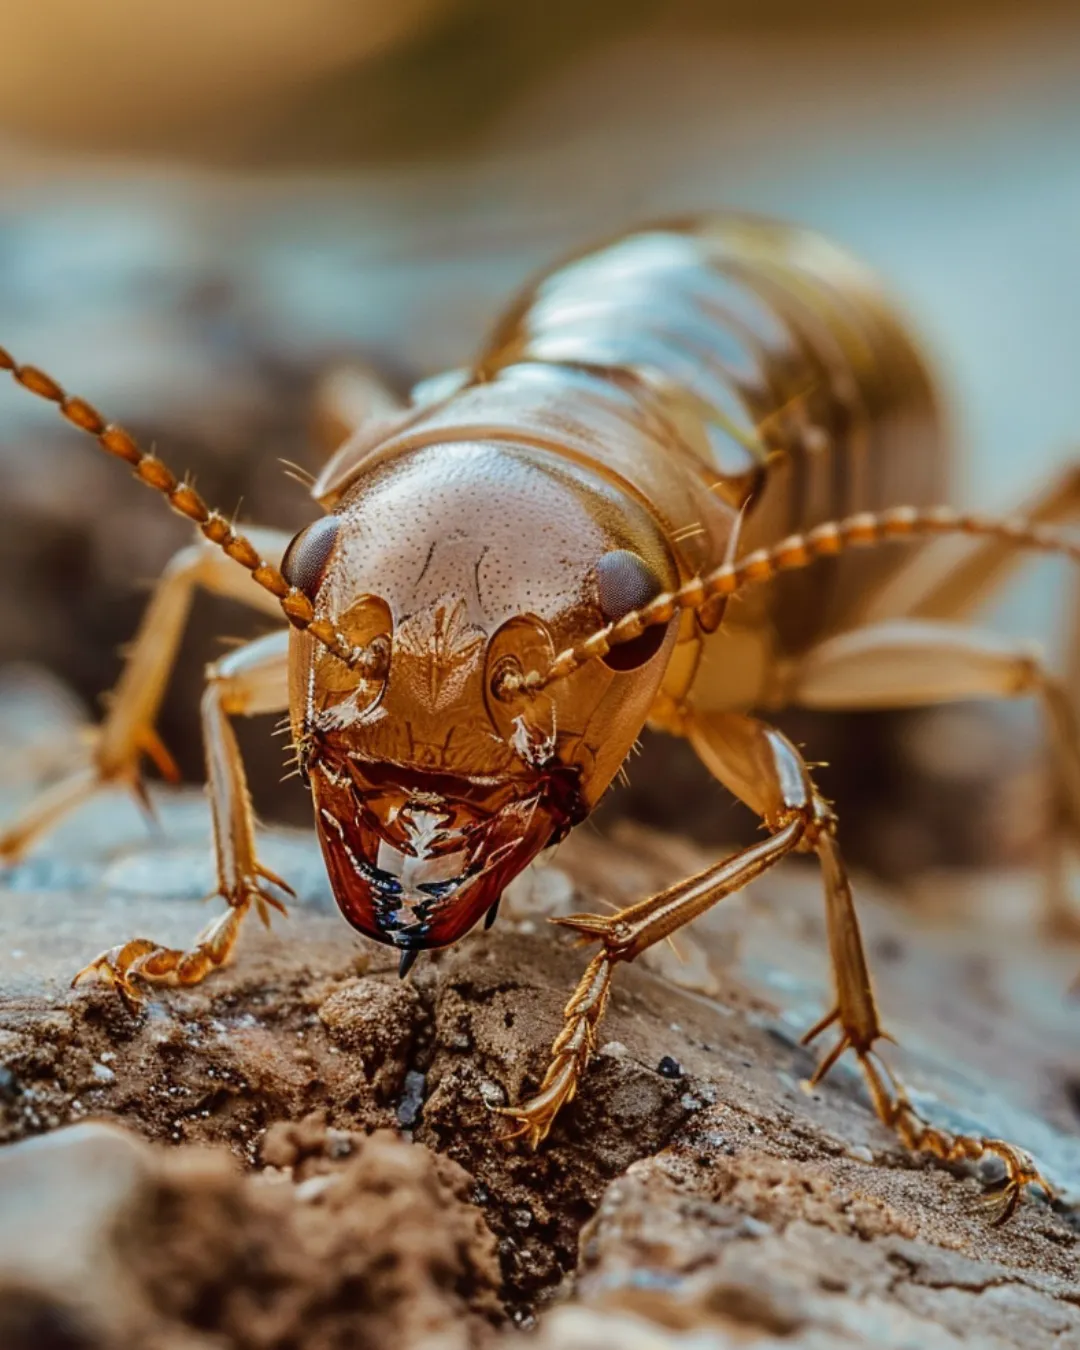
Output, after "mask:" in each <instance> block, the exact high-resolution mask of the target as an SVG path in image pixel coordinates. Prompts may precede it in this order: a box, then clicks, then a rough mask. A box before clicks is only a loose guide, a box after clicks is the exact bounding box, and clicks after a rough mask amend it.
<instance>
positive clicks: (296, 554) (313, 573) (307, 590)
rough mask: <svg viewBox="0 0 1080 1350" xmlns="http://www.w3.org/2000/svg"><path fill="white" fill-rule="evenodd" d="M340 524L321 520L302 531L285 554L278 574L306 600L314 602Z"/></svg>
mask: <svg viewBox="0 0 1080 1350" xmlns="http://www.w3.org/2000/svg"><path fill="white" fill-rule="evenodd" d="M340 524H341V522H340V521H339V520H338V519H337V517H336V516H323V517H322V519H321V520H316V521H315V522H314V524H312V525H308V526H307V527H306V528H305V529H302V530H301V531H300V533H299V534H298V535H297V536H296V537H295V539H293V541H292V543H291V544H290V545H289V547H288V548H287V549H286V550H285V556H284V557H283V558H282V560H281V574H282V576H283V577H284V578H285V580H286V581H287V582H288V583H289V585H290V586H295V587H296V589H297V590H298V591H303V593H304V594H305V595H306V596H307V598H308V599H309V600H314V599H315V595H316V593H317V591H318V589H319V587H320V586H321V585H322V579H323V573H324V572H325V571H326V564H327V561H328V560H329V558H330V553H331V550H332V549H333V547H334V540H335V539H336V538H337V533H338V528H339V526H340Z"/></svg>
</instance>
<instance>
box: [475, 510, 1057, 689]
mask: <svg viewBox="0 0 1080 1350" xmlns="http://www.w3.org/2000/svg"><path fill="white" fill-rule="evenodd" d="M934 534H966V535H973V536H980V537H989V538H994V539H1003V540H1007V541H1008V542H1009V543H1011V544H1014V545H1015V546H1016V547H1017V548H1023V549H1033V550H1035V551H1037V552H1042V553H1060V554H1063V555H1064V556H1065V557H1067V558H1069V559H1070V560H1071V561H1072V562H1074V563H1080V540H1077V539H1072V538H1070V537H1069V536H1068V535H1066V534H1065V533H1064V532H1062V531H1060V530H1056V529H1054V528H1053V526H1049V525H1039V524H1033V523H1032V522H1031V521H1027V520H1022V519H1010V518H1007V517H1005V518H995V517H993V516H984V515H981V514H976V513H973V512H961V511H954V510H952V509H951V508H950V507H947V506H932V507H915V506H897V507H893V508H891V509H890V510H887V511H863V512H860V513H859V514H858V515H853V516H847V517H846V518H845V519H843V520H833V521H827V522H825V524H823V525H818V526H817V527H816V528H815V529H812V530H809V531H807V533H806V534H793V535H789V536H788V538H787V539H782V540H781V541H780V543H779V544H774V545H773V546H772V547H771V548H762V549H758V550H756V551H755V552H754V553H748V554H747V555H746V557H745V558H740V559H739V560H738V561H737V562H734V563H725V564H724V565H723V566H722V567H717V568H715V569H714V570H713V571H712V572H707V573H705V575H704V576H697V577H692V578H691V579H690V580H689V581H687V582H684V583H683V585H681V586H680V587H679V588H678V590H675V591H666V592H664V593H662V594H660V595H658V596H656V597H655V599H653V600H650V602H649V603H648V604H647V605H643V606H642V608H641V609H637V610H631V611H630V612H629V613H628V614H625V615H624V616H623V617H622V618H621V619H619V620H618V621H617V622H614V623H609V624H606V625H605V626H604V627H603V628H598V629H597V630H596V632H594V633H592V634H590V636H589V637H587V638H585V640H584V641H583V642H579V643H577V644H576V645H575V646H573V647H567V648H566V649H565V650H564V651H562V652H560V653H559V655H558V656H556V657H555V659H554V660H553V661H552V663H551V665H550V666H549V667H548V669H547V670H546V671H537V670H533V671H528V672H525V673H523V672H520V671H515V670H505V671H504V672H503V673H502V675H501V676H500V678H499V681H498V685H497V687H496V689H495V694H496V697H498V698H499V699H501V700H504V701H510V700H512V699H514V698H520V697H522V696H525V697H528V696H529V695H531V694H535V693H539V692H540V691H541V690H542V689H546V688H547V687H548V686H549V685H551V684H554V683H555V682H556V681H557V680H563V679H565V678H566V677H567V676H568V675H572V674H573V673H574V672H575V671H576V670H579V669H580V668H581V667H582V666H583V665H585V663H586V662H587V661H591V660H593V659H594V658H597V657H602V656H606V655H607V653H608V652H609V651H610V650H611V648H612V647H616V646H618V645H619V644H620V643H622V642H630V641H632V640H633V639H634V638H636V637H640V636H641V634H642V632H643V631H644V630H645V629H646V628H650V627H652V626H653V625H654V624H658V623H670V621H671V620H672V619H673V618H674V617H675V615H676V614H677V613H679V612H681V611H683V610H688V609H690V610H694V611H695V612H696V611H698V610H700V609H701V608H702V607H703V606H704V605H705V604H707V603H708V602H709V601H710V600H713V599H715V598H716V597H718V596H731V595H735V594H736V593H737V592H739V591H743V590H746V589H747V587H749V586H757V585H760V584H761V583H763V582H766V581H771V580H773V578H774V577H777V576H779V575H780V574H781V573H782V572H796V571H798V570H799V569H800V568H802V567H809V566H810V564H811V563H813V562H816V561H817V560H818V559H819V558H832V557H835V556H836V555H837V554H838V553H844V552H846V551H847V550H848V549H851V548H872V547H874V546H875V545H877V544H883V543H886V542H888V541H889V540H894V539H911V538H916V537H919V536H922V535H934Z"/></svg>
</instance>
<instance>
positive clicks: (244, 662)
mask: <svg viewBox="0 0 1080 1350" xmlns="http://www.w3.org/2000/svg"><path fill="white" fill-rule="evenodd" d="M288 640H289V634H288V630H287V629H282V630H281V631H279V632H276V633H270V634H268V635H267V636H266V637H263V638H257V639H256V640H255V641H254V642H249V643H247V644H246V645H245V646H243V647H238V648H237V649H236V650H235V651H234V652H231V653H230V654H229V655H228V656H227V657H225V659H224V660H222V661H219V662H218V663H217V664H216V665H214V666H211V667H210V669H209V671H208V679H207V685H206V692H205V694H204V695H203V700H202V724H203V738H204V741H205V745H206V774H207V786H208V790H209V797H210V813H211V817H212V820H213V826H214V856H215V861H216V864H217V894H219V895H220V896H221V897H222V898H223V899H224V900H225V901H226V903H227V904H228V906H229V907H228V909H227V910H226V911H225V913H224V914H222V915H220V916H219V917H218V918H216V919H214V920H212V921H211V922H210V923H209V924H208V925H207V926H206V927H205V928H204V929H203V931H202V932H201V933H200V934H199V935H198V937H197V938H196V939H195V941H194V943H193V944H192V945H191V947H190V948H188V949H187V950H186V951H185V950H181V949H179V948H175V947H162V946H160V945H159V944H158V943H156V942H154V941H153V940H152V939H150V938H134V939H132V940H131V941H130V942H126V943H122V944H121V945H119V946H117V947H112V948H110V949H109V950H108V951H105V952H102V954H101V955H100V956H98V957H97V958H95V960H93V961H91V962H90V964H89V965H88V966H86V967H85V969H83V970H81V971H80V972H79V973H78V975H76V976H75V982H76V983H77V982H79V981H80V980H83V979H85V978H89V977H91V976H95V977H97V978H99V979H102V980H104V981H106V982H107V983H109V984H111V985H112V986H113V987H114V988H115V989H116V990H117V992H118V993H119V994H120V996H121V997H122V998H123V999H124V1001H125V1003H127V1004H128V1005H129V1006H132V1005H136V1004H137V1003H138V1002H139V999H140V994H139V990H138V987H137V986H138V982H139V981H143V980H162V979H166V980H172V981H175V982H176V983H177V984H198V983H199V982H200V981H201V980H202V979H204V978H205V977H206V976H207V975H208V974H209V973H210V972H211V971H212V970H213V969H214V968H215V967H217V966H220V965H222V964H224V962H225V961H227V960H228V959H229V956H230V955H231V954H232V950H233V947H234V945H235V943H236V939H237V936H238V934H239V932H240V926H241V923H242V922H243V919H244V915H245V914H246V913H247V912H248V910H249V909H251V908H252V907H254V908H255V909H256V910H257V911H258V914H259V917H260V918H261V919H262V920H263V922H264V923H266V924H269V917H270V910H271V909H276V910H279V911H280V912H282V913H284V912H285V907H284V905H283V904H282V903H281V901H280V900H279V899H278V898H277V896H276V895H275V894H274V891H273V890H272V889H270V887H268V885H267V883H270V884H271V885H272V886H274V887H279V888H281V889H282V890H285V891H288V890H289V888H288V887H287V886H286V885H285V883H284V882H283V881H282V880H281V878H280V877H277V876H275V875H274V873H273V872H270V871H268V870H267V869H266V868H265V867H263V866H262V865H261V864H260V863H259V861H258V858H257V857H256V853H255V822H254V817H253V815H252V810H251V798H250V796H249V793H248V787H247V779H246V777H245V774H244V765H243V761H242V760H241V758H240V750H239V747H238V745H237V743H236V735H235V733H234V732H233V729H232V726H231V724H230V721H229V719H230V718H231V717H238V716H240V717H254V716H258V715H259V714H262V713H271V712H280V711H281V710H282V709H284V708H286V707H287V706H288ZM289 893H290V894H291V892H289Z"/></svg>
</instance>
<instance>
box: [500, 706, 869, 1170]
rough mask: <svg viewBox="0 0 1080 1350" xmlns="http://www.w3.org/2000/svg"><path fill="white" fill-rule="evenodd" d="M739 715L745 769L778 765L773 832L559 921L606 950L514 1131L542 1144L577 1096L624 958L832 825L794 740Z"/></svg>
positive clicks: (514, 1114)
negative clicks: (657, 886)
mask: <svg viewBox="0 0 1080 1350" xmlns="http://www.w3.org/2000/svg"><path fill="white" fill-rule="evenodd" d="M735 721H736V723H738V724H740V725H743V724H744V725H745V728H746V730H747V732H748V733H749V734H748V735H747V736H745V737H744V738H743V739H744V747H743V748H744V749H745V751H746V754H747V755H748V758H747V762H746V764H745V766H744V772H745V775H746V776H748V777H749V778H750V779H751V780H753V781H755V782H756V781H757V779H756V772H757V768H758V767H760V766H758V765H756V764H755V761H759V760H760V761H761V762H762V763H763V764H769V763H770V762H771V765H772V769H771V788H770V790H769V791H770V797H771V799H772V805H773V806H774V807H775V809H770V810H769V813H768V815H767V816H766V823H767V824H768V825H769V828H770V830H771V831H772V833H771V834H770V835H769V837H768V838H766V839H763V840H762V841H761V842H760V843H757V844H753V845H751V846H750V847H749V848H745V849H742V850H740V852H738V853H736V854H734V855H733V856H732V857H730V858H726V859H724V861H722V862H720V863H716V864H715V865H714V866H712V867H709V868H706V870H705V871H703V872H700V873H698V874H697V875H695V876H692V877H689V878H687V880H685V881H682V882H679V883H678V884H677V885H675V886H672V887H670V888H669V889H668V890H666V891H662V892H660V893H659V894H658V895H654V896H650V897H649V898H648V899H646V900H642V901H640V902H639V903H638V904H636V905H630V906H628V907H627V908H626V909H622V910H620V911H619V912H618V913H617V914H613V915H611V916H601V915H592V914H576V915H571V916H569V917H567V918H560V919H554V920H552V922H553V923H557V924H560V925H562V926H563V927H566V928H571V929H573V930H574V931H575V932H577V933H579V934H580V935H581V936H582V937H583V938H585V939H586V940H587V941H595V942H599V943H600V944H601V948H602V949H601V951H600V953H599V954H598V955H597V956H595V957H594V958H593V960H592V962H591V963H590V965H589V967H588V969H587V970H586V971H585V974H584V975H583V977H582V979H581V982H580V983H579V985H578V987H577V989H576V990H575V992H574V996H573V997H572V998H571V1000H570V1002H569V1003H568V1004H567V1005H566V1010H565V1014H564V1016H565V1019H566V1020H565V1024H564V1026H563V1029H562V1031H561V1032H560V1033H559V1035H558V1037H557V1038H556V1040H555V1042H554V1044H553V1045H552V1047H551V1055H552V1058H551V1062H550V1064H549V1066H548V1070H547V1073H546V1074H545V1076H544V1079H543V1082H542V1083H541V1086H540V1091H539V1092H538V1093H537V1094H536V1096H534V1097H532V1098H530V1099H529V1100H528V1101H526V1102H522V1103H521V1104H520V1105H518V1106H511V1107H505V1108H502V1109H501V1110H500V1114H502V1115H505V1116H509V1117H510V1118H511V1119H513V1120H515V1121H516V1122H517V1125H516V1126H515V1128H514V1129H513V1131H512V1133H511V1137H525V1138H527V1139H528V1140H529V1143H530V1144H531V1145H532V1147H534V1148H535V1147H536V1146H537V1145H538V1144H539V1143H540V1142H541V1140H543V1139H544V1138H545V1137H546V1135H547V1134H548V1132H549V1131H550V1129H551V1126H552V1124H553V1122H554V1120H555V1117H556V1115H557V1114H558V1112H559V1110H560V1109H561V1108H562V1107H563V1106H564V1105H566V1103H567V1102H570V1101H572V1100H573V1098H574V1096H575V1094H576V1092H577V1088H578V1084H579V1082H580V1080H581V1078H582V1076H583V1074H584V1072H585V1069H586V1067H587V1066H588V1063H589V1060H590V1059H591V1058H592V1055H593V1052H594V1050H595V1048H596V1032H597V1027H598V1025H599V1022H600V1019H601V1017H602V1016H603V1014H604V1009H605V1007H606V1006H607V1000H608V994H609V991H610V986H611V977H612V974H613V971H614V968H615V966H616V965H617V964H618V963H619V962H620V961H633V960H634V958H635V957H637V956H640V955H641V953H642V952H643V951H645V950H646V949H647V948H649V947H651V946H653V945H654V944H655V943H657V942H661V941H663V940H664V939H665V938H667V937H670V936H671V934H672V933H674V932H675V931H676V930H677V929H679V928H682V927H683V926H684V925H685V924H688V923H690V922H691V921H692V920H694V919H696V918H697V917H698V916H699V915H701V914H704V913H705V911H706V910H708V909H711V908H712V906H713V905H715V904H717V903H718V902H719V901H720V900H722V899H723V898H724V897H725V896H726V895H731V894H733V893H734V892H735V891H739V890H742V888H743V887H744V886H745V885H747V884H748V883H749V882H751V881H753V880H754V878H755V877H758V876H760V875H761V873H762V872H765V871H767V870H768V868H770V867H772V866H773V865H774V864H775V863H777V862H779V860H780V859H781V858H783V857H786V856H787V855H788V854H789V853H792V852H794V851H795V850H796V849H800V848H806V847H811V846H812V845H813V841H814V840H815V839H816V838H817V837H818V835H819V834H820V832H821V831H822V830H823V829H826V828H830V827H831V825H830V822H831V821H832V815H831V812H829V810H828V807H827V806H826V804H825V803H824V802H822V801H821V800H820V798H818V797H817V796H816V794H815V793H814V790H813V787H812V785H811V784H810V781H809V777H808V775H807V773H806V770H805V767H804V766H803V764H802V761H801V759H800V758H799V756H798V753H797V752H796V751H795V749H794V748H793V747H792V746H791V745H790V743H789V742H788V741H787V740H786V739H785V738H784V737H783V736H781V735H780V733H779V732H777V731H772V730H771V729H770V728H765V727H763V726H762V725H761V724H760V723H757V722H753V721H752V720H751V719H749V718H737V719H735ZM759 732H760V733H761V734H760V735H759V734H758V733H759ZM751 804H753V803H751ZM762 814H763V815H765V812H764V811H763V812H762ZM864 966H865V963H864ZM849 1003H850V1005H851V1008H850V1011H849V1016H850V1020H851V1022H852V1026H853V1028H857V1029H858V1031H859V1033H860V1035H861V1038H862V1039H863V1040H866V1041H867V1044H871V1043H872V1042H873V1039H874V1038H875V1037H876V1036H877V1035H879V1034H880V1032H879V1030H878V1028H877V1021H876V1016H877V1014H876V1010H875V1009H874V1007H873V999H872V997H870V1000H869V1008H868V1009H867V1008H866V1007H865V1006H862V1005H861V1004H858V1003H857V1001H856V1000H855V999H854V998H852V999H851V1000H849Z"/></svg>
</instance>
